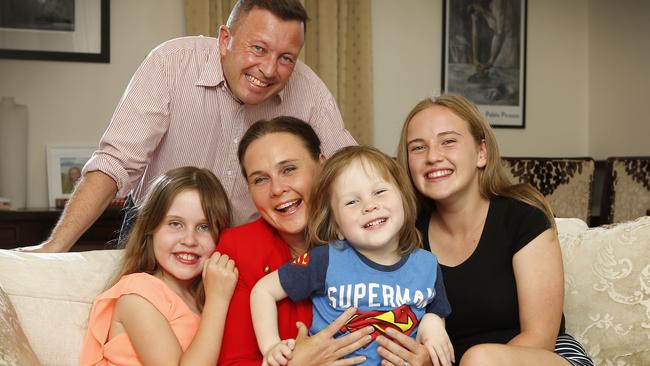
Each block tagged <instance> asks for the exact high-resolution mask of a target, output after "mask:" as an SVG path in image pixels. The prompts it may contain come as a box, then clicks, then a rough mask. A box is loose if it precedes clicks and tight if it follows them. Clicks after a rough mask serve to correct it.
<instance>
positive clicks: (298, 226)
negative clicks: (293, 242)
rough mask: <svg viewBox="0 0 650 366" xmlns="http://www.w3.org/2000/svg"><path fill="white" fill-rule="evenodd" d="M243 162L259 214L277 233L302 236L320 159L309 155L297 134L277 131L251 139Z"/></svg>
mask: <svg viewBox="0 0 650 366" xmlns="http://www.w3.org/2000/svg"><path fill="white" fill-rule="evenodd" d="M323 159H324V158H323ZM243 164H244V168H245V170H246V174H247V175H248V176H247V177H246V180H247V182H248V190H249V191H250V193H251V197H252V199H253V203H254V204H255V207H256V208H257V211H259V213H260V215H261V216H262V218H263V219H264V220H265V221H266V222H268V223H269V224H270V225H271V226H273V227H274V228H276V229H277V230H278V231H279V232H280V234H281V235H303V236H304V230H305V227H306V225H307V205H308V204H309V194H310V191H311V188H312V185H313V183H314V179H315V176H316V175H317V173H318V172H319V170H320V165H321V162H320V161H318V160H314V159H313V158H312V157H311V155H310V154H309V151H307V149H306V148H305V145H304V143H303V141H302V140H301V139H300V138H299V137H297V136H294V135H292V134H290V133H286V132H278V133H270V134H268V135H265V136H263V137H260V138H259V139H257V140H255V141H253V142H252V143H251V144H250V145H249V147H248V149H247V150H246V154H245V155H244V159H243ZM303 239H304V238H303Z"/></svg>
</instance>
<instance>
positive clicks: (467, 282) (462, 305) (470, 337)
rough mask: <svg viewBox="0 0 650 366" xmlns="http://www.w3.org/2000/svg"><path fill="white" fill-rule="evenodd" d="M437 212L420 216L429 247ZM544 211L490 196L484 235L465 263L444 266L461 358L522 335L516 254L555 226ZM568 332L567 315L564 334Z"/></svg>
mask: <svg viewBox="0 0 650 366" xmlns="http://www.w3.org/2000/svg"><path fill="white" fill-rule="evenodd" d="M430 217H431V211H428V212H423V213H421V214H420V216H419V217H418V221H417V227H418V230H420V232H421V233H422V234H423V235H422V237H423V244H424V249H426V250H431V249H430V245H429V238H428V234H427V233H428V232H429V219H430ZM550 227H551V226H550V223H549V222H548V219H547V218H546V215H544V213H543V212H542V211H541V210H539V209H537V208H535V207H533V206H530V205H528V204H525V203H523V202H520V201H517V200H514V199H510V198H505V197H495V198H492V199H491V200H490V207H489V209H488V214H487V218H486V221H485V225H484V227H483V232H482V233H481V238H480V240H479V242H478V245H477V246H476V249H475V250H474V252H473V253H472V254H471V255H470V256H469V258H467V260H465V261H464V262H463V263H461V264H459V265H457V266H455V267H448V266H445V265H442V264H440V267H441V268H442V274H443V278H444V282H445V287H446V289H447V296H448V298H449V303H450V304H451V308H452V309H453V312H452V313H451V315H450V316H449V317H448V318H447V319H446V328H447V333H448V334H449V337H450V339H451V342H452V344H453V345H454V352H455V354H456V361H457V362H459V361H460V358H461V356H462V355H463V353H465V351H466V350H467V349H468V348H470V347H471V346H473V345H476V344H480V343H501V344H504V343H507V342H508V341H510V340H511V339H512V338H513V337H514V336H516V335H517V334H519V332H520V327H519V308H518V303H517V286H516V283H515V275H514V270H513V267H512V257H513V256H514V255H515V253H517V251H519V249H521V248H523V247H524V246H526V245H527V244H528V243H529V242H530V241H532V240H533V239H535V238H536V237H537V236H538V235H539V234H541V233H542V232H544V231H545V230H547V229H548V228H550ZM563 333H564V315H563V316H562V322H561V324H560V332H559V334H563Z"/></svg>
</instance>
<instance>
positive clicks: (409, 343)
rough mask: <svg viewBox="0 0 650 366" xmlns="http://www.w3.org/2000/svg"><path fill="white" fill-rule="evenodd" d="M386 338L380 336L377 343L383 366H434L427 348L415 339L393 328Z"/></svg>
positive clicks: (389, 329)
mask: <svg viewBox="0 0 650 366" xmlns="http://www.w3.org/2000/svg"><path fill="white" fill-rule="evenodd" d="M386 335H387V336H389V337H391V338H392V340H390V339H388V338H386V337H385V336H379V337H377V339H376V342H377V343H378V344H379V347H378V348H377V353H379V355H380V356H381V357H383V358H384V359H383V360H382V361H381V365H382V366H423V365H433V363H432V362H431V358H429V352H428V351H427V348H426V347H425V346H424V345H422V344H420V343H418V342H417V341H415V339H413V338H411V337H409V336H407V335H406V334H403V333H401V332H398V331H396V330H394V329H392V328H388V329H387V330H386Z"/></svg>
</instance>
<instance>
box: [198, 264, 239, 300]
mask: <svg viewBox="0 0 650 366" xmlns="http://www.w3.org/2000/svg"><path fill="white" fill-rule="evenodd" d="M238 277H239V272H238V271H237V267H235V262H234V261H233V260H232V259H230V258H228V256H227V255H225V254H223V255H222V254H221V253H219V252H214V253H213V254H212V256H211V257H210V259H208V260H207V261H205V264H204V265H203V288H204V289H205V298H206V301H207V299H208V298H212V297H214V298H215V299H223V300H227V301H228V302H230V298H231V297H232V293H233V292H234V291H235V286H236V285H237V278H238Z"/></svg>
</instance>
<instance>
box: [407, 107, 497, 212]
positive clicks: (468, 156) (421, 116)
mask: <svg viewBox="0 0 650 366" xmlns="http://www.w3.org/2000/svg"><path fill="white" fill-rule="evenodd" d="M406 141H407V151H408V162H409V171H410V173H411V177H412V179H413V183H414V184H415V188H416V189H417V190H418V191H420V193H422V194H423V195H424V196H426V197H429V198H431V199H433V200H436V201H444V200H449V199H454V198H459V197H460V196H461V195H462V194H463V193H466V192H468V191H471V192H478V168H481V167H484V166H485V163H486V159H487V154H486V149H485V143H484V142H482V143H480V144H478V145H477V143H476V141H474V138H473V136H472V135H471V133H470V132H469V126H468V124H467V122H465V121H464V120H462V119H461V118H460V117H458V116H457V115H456V114H454V113H453V112H452V111H451V110H449V109H448V108H446V107H443V106H438V105H435V106H432V107H429V108H427V109H425V110H423V111H421V112H419V113H418V114H416V115H415V116H414V117H413V119H411V121H410V123H409V126H408V130H407V139H406Z"/></svg>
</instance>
